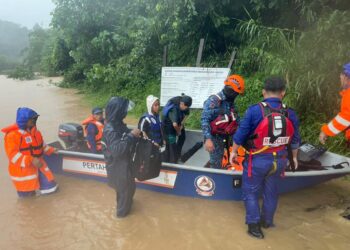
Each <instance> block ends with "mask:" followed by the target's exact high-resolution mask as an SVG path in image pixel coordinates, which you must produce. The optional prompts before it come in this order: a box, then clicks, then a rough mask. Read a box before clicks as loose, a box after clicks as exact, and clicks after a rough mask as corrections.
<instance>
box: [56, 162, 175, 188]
mask: <svg viewBox="0 0 350 250" xmlns="http://www.w3.org/2000/svg"><path fill="white" fill-rule="evenodd" d="M63 171H65V172H71V173H76V174H84V175H94V176H101V177H107V171H106V164H105V162H104V161H97V160H89V159H80V158H71V157H64V158H63ZM176 177H177V172H176V171H169V170H164V169H161V170H160V174H159V176H158V177H157V178H154V179H150V180H147V181H137V182H140V183H144V184H149V185H152V186H160V187H166V188H174V186H175V181H176Z"/></svg>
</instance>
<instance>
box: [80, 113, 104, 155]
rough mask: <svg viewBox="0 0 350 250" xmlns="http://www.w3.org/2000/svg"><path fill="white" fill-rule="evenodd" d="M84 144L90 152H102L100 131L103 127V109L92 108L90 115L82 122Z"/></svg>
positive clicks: (101, 131)
mask: <svg viewBox="0 0 350 250" xmlns="http://www.w3.org/2000/svg"><path fill="white" fill-rule="evenodd" d="M82 124H83V126H84V135H85V137H86V144H87V147H88V149H89V150H90V152H91V153H94V154H96V153H102V144H101V139H102V133H103V128H104V119H103V110H102V109H101V108H98V107H96V108H93V109H92V112H91V115H90V116H89V117H88V118H86V119H85V120H84V121H83V122H82Z"/></svg>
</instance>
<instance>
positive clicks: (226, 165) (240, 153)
mask: <svg viewBox="0 0 350 250" xmlns="http://www.w3.org/2000/svg"><path fill="white" fill-rule="evenodd" d="M231 152H232V147H230V153H231ZM244 155H245V150H244V148H243V147H239V148H238V150H237V157H236V159H235V161H234V162H233V164H231V163H230V159H229V158H228V152H227V149H225V151H224V156H223V158H222V168H223V169H227V170H236V171H243V161H244Z"/></svg>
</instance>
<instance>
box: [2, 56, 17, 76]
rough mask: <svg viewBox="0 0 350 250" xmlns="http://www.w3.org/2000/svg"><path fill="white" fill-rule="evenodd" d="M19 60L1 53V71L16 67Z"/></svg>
mask: <svg viewBox="0 0 350 250" xmlns="http://www.w3.org/2000/svg"><path fill="white" fill-rule="evenodd" d="M17 64H18V61H17V60H15V59H11V58H9V57H7V56H3V55H0V73H2V72H6V71H8V70H11V69H14V68H15V67H16V66H17Z"/></svg>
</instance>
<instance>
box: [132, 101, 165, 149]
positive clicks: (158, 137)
mask: <svg viewBox="0 0 350 250" xmlns="http://www.w3.org/2000/svg"><path fill="white" fill-rule="evenodd" d="M146 105H147V111H148V112H147V113H145V114H143V115H142V116H141V118H140V121H139V124H138V128H139V129H140V130H141V131H142V133H143V135H144V136H146V137H147V138H149V139H150V140H152V141H153V143H155V144H156V145H157V146H163V144H165V142H164V141H163V132H162V124H161V122H160V119H159V109H160V103H159V98H158V97H155V96H153V95H149V96H147V99H146Z"/></svg>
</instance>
